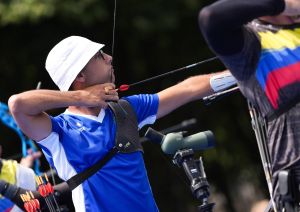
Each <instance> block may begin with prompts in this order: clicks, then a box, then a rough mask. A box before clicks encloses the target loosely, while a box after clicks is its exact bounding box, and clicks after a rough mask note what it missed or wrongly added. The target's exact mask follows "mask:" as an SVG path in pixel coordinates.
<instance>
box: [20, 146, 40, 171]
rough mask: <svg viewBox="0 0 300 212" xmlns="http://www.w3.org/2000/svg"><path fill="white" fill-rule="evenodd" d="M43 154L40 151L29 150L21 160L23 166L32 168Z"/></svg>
mask: <svg viewBox="0 0 300 212" xmlns="http://www.w3.org/2000/svg"><path fill="white" fill-rule="evenodd" d="M41 156H42V153H41V152H40V151H37V152H33V151H32V149H29V150H28V155H27V156H26V157H24V158H22V159H21V160H20V164H21V165H22V166H25V167H28V168H32V166H33V162H34V161H35V160H38V159H39V158H40V157H41Z"/></svg>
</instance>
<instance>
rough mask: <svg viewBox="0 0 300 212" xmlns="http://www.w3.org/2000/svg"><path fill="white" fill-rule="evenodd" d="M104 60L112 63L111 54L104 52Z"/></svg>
mask: <svg viewBox="0 0 300 212" xmlns="http://www.w3.org/2000/svg"><path fill="white" fill-rule="evenodd" d="M105 60H106V61H107V62H108V63H109V64H111V63H112V56H110V55H109V54H105Z"/></svg>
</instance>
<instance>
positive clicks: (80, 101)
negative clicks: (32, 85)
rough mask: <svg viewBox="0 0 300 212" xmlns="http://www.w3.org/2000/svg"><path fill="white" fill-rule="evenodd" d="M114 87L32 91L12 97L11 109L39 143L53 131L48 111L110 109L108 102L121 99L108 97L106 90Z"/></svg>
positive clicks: (31, 136)
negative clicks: (90, 108) (78, 107)
mask: <svg viewBox="0 0 300 212" xmlns="http://www.w3.org/2000/svg"><path fill="white" fill-rule="evenodd" d="M107 86H112V87H113V88H114V85H113V84H110V83H106V84H102V85H95V86H92V87H89V88H87V89H85V90H78V91H66V92H61V91H54V90H32V91H26V92H23V93H20V94H16V95H13V96H11V97H10V99H9V101H8V105H9V109H10V111H11V113H12V115H13V117H14V119H15V120H16V122H17V124H18V125H19V127H20V128H21V130H22V131H23V132H24V133H25V134H26V135H27V136H28V137H29V138H31V139H33V140H36V141H39V140H42V139H44V138H46V137H47V136H48V135H49V134H50V133H51V131H52V124H51V120H50V118H49V116H48V115H47V114H46V112H45V111H47V110H50V109H54V108H63V107H68V106H85V107H102V108H105V107H107V104H106V102H105V101H115V100H117V99H118V96H117V93H116V92H115V91H114V90H111V91H110V92H109V94H105V89H104V88H105V87H107Z"/></svg>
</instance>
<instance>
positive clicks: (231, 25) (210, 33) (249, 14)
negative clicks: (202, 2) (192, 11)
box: [198, 0, 285, 56]
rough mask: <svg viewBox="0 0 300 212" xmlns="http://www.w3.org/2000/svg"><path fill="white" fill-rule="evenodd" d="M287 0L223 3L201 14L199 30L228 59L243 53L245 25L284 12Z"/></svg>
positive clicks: (216, 3)
mask: <svg viewBox="0 0 300 212" xmlns="http://www.w3.org/2000/svg"><path fill="white" fill-rule="evenodd" d="M284 8H285V2H284V0H219V1H217V2H215V3H214V4H212V5H210V6H207V7H205V8H203V9H202V10H201V11H200V13H199V20H198V21H199V26H200V29H201V31H202V33H203V36H204V38H205V39H206V41H207V42H208V44H209V46H210V48H211V49H212V50H213V51H214V52H216V53H217V54H220V55H224V56H228V55H233V54H236V53H238V52H240V51H242V49H243V47H244V41H245V38H244V36H245V32H247V31H245V30H244V25H245V24H247V23H248V22H250V21H252V20H253V19H256V18H258V17H262V16H273V15H277V14H279V13H281V12H283V10H284Z"/></svg>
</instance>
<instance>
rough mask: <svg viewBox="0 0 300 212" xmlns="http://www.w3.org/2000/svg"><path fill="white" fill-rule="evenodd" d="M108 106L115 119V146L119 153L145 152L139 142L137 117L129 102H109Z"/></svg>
mask: <svg viewBox="0 0 300 212" xmlns="http://www.w3.org/2000/svg"><path fill="white" fill-rule="evenodd" d="M108 106H109V108H110V109H111V110H112V111H113V113H114V117H115V122H116V138H115V146H116V148H117V149H118V150H119V152H122V153H132V152H136V151H143V147H142V145H141V143H140V141H139V140H140V137H139V133H138V122H137V117H136V114H135V112H134V110H133V109H132V107H131V105H130V104H129V102H127V101H126V100H123V99H121V100H119V101H118V102H109V103H108Z"/></svg>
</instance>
